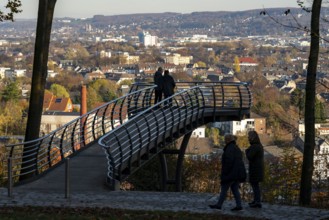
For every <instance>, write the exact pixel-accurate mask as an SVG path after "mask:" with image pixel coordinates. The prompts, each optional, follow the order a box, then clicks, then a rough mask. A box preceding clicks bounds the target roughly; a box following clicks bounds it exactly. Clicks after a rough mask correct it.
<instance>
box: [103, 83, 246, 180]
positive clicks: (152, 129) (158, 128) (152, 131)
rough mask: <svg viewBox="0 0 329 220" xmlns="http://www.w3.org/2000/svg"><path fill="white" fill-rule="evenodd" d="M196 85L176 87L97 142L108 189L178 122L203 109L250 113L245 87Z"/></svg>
mask: <svg viewBox="0 0 329 220" xmlns="http://www.w3.org/2000/svg"><path fill="white" fill-rule="evenodd" d="M198 84H199V85H195V84H194V83H187V85H189V86H188V87H184V86H182V83H176V85H177V87H178V92H176V93H175V94H174V95H173V96H171V97H169V98H167V99H164V100H162V101H161V102H159V103H157V104H156V105H154V106H150V107H149V109H146V110H145V111H143V112H142V113H141V114H139V115H138V116H136V117H135V118H134V119H132V120H129V121H127V122H126V123H124V124H122V126H120V127H118V128H117V129H115V130H113V131H111V132H110V133H108V134H106V135H104V136H103V137H101V138H100V139H99V141H98V143H99V145H100V146H102V147H103V148H104V149H105V151H106V153H107V159H108V174H107V176H108V181H109V184H110V185H112V186H114V185H115V181H116V180H115V179H116V176H120V169H121V165H122V164H123V163H127V162H129V160H130V158H132V157H134V156H136V155H138V154H141V152H142V151H143V150H144V151H145V149H147V150H146V151H149V148H150V143H152V142H156V143H157V142H158V139H162V142H163V140H164V139H165V138H167V135H168V134H167V133H166V132H167V130H169V128H171V129H173V127H175V126H179V124H180V123H182V122H184V124H185V125H187V124H190V123H192V121H190V122H189V120H192V119H193V117H197V118H200V117H201V118H202V115H203V114H204V111H205V109H208V110H212V111H213V115H214V116H215V112H216V111H217V110H219V109H220V110H246V109H247V110H250V107H251V93H250V91H249V89H248V87H247V85H246V84H245V83H206V84H204V83H202V84H200V83H198ZM160 106H161V108H160ZM248 112H249V111H248ZM241 114H243V113H241ZM169 135H172V133H171V134H169ZM130 166H131V165H130Z"/></svg>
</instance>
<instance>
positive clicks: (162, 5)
mask: <svg viewBox="0 0 329 220" xmlns="http://www.w3.org/2000/svg"><path fill="white" fill-rule="evenodd" d="M2 2H3V0H2ZM38 2H39V0H22V4H23V12H22V13H21V14H20V15H19V16H17V18H36V17H37V12H38ZM0 7H1V8H2V7H3V3H0ZM272 7H297V3H296V0H57V4H56V8H55V17H74V18H81V17H92V16H93V15H95V14H102V15H117V14H132V13H151V12H155V13H158V12H179V13H190V12H194V11H243V10H249V9H260V8H272Z"/></svg>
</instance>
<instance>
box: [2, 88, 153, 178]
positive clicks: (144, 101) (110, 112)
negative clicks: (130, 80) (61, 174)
mask: <svg viewBox="0 0 329 220" xmlns="http://www.w3.org/2000/svg"><path fill="white" fill-rule="evenodd" d="M132 88H133V89H132V90H131V92H130V93H129V94H127V95H125V96H122V97H120V98H118V99H115V100H112V101H110V102H108V103H106V104H104V105H102V106H100V107H98V108H96V109H94V110H92V111H90V112H88V113H86V114H84V115H82V116H80V117H79V118H77V119H75V120H73V121H71V122H69V123H67V124H65V125H64V126H62V127H60V128H58V129H57V130H55V131H53V132H51V133H49V134H47V135H45V136H43V137H40V138H38V139H36V140H32V141H28V142H22V143H16V144H10V145H6V146H5V150H4V151H5V152H4V155H3V156H2V158H3V160H2V164H3V166H2V167H3V168H4V169H2V171H3V173H1V174H0V176H1V177H2V179H3V180H4V181H5V180H6V179H7V178H8V167H7V158H11V160H12V173H13V178H14V181H15V182H18V181H19V179H20V177H21V176H24V175H28V176H29V178H30V177H35V176H37V175H39V174H41V173H44V172H45V171H47V170H49V169H50V168H52V167H54V166H55V165H58V164H60V162H62V161H63V160H64V158H66V157H69V156H71V155H72V154H74V153H76V152H78V151H80V150H82V149H84V148H85V147H86V146H88V145H90V144H92V143H95V141H96V140H98V139H99V138H100V137H101V136H103V135H104V134H106V133H108V132H109V131H111V130H113V129H115V127H117V126H120V125H121V124H123V123H125V121H126V120H128V119H131V118H133V117H134V116H135V115H136V114H138V113H140V112H142V111H143V110H144V109H147V108H149V106H150V105H151V102H152V100H151V99H152V97H153V90H154V88H155V85H154V84H144V85H138V86H137V85H136V86H133V87H132ZM23 148H25V149H24V154H23Z"/></svg>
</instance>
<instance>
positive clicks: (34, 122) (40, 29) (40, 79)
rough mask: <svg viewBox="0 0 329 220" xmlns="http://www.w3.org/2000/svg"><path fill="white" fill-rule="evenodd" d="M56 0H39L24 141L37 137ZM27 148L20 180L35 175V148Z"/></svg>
mask: <svg viewBox="0 0 329 220" xmlns="http://www.w3.org/2000/svg"><path fill="white" fill-rule="evenodd" d="M56 1H57V0H39V9H38V10H39V11H38V21H37V30H36V38H35V46H34V60H33V75H32V88H31V95H30V103H29V111H28V119H27V126H26V131H25V141H31V140H34V139H37V138H39V133H40V124H41V116H42V108H43V98H44V91H45V84H46V79H47V63H48V52H49V43H50V35H51V27H52V21H53V15H54V10H55V5H56ZM27 148H28V145H27V146H24V151H23V164H22V168H21V176H20V180H24V179H26V178H28V177H31V176H33V175H35V172H32V173H31V171H33V169H35V167H34V166H32V165H33V164H35V162H36V155H37V154H36V152H37V149H36V150H35V152H28V151H27ZM34 153H35V154H34ZM31 155H32V156H31ZM33 155H34V156H33Z"/></svg>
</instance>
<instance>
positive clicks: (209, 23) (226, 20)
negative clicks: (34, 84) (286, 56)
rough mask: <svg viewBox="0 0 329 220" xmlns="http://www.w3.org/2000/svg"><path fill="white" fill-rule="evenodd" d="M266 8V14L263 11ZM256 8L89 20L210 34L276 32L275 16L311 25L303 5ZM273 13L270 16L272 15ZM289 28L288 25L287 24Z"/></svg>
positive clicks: (163, 32)
mask: <svg viewBox="0 0 329 220" xmlns="http://www.w3.org/2000/svg"><path fill="white" fill-rule="evenodd" d="M263 10H266V15H263V14H261V11H263ZM287 10H288V9H287V8H271V9H255V10H248V11H236V12H228V11H218V12H193V13H189V14H180V13H169V12H168V13H149V14H129V15H114V16H104V15H95V16H94V17H93V18H92V19H90V20H89V21H90V22H91V23H92V24H93V25H95V26H98V27H106V26H107V27H108V26H109V25H110V26H113V25H119V26H120V25H121V28H124V27H126V26H129V27H130V28H131V29H138V28H139V29H141V30H149V31H150V32H154V34H158V35H168V34H169V35H170V34H172V35H175V36H177V35H182V34H183V35H184V33H186V32H192V31H193V32H194V34H207V35H209V36H218V35H219V36H250V35H276V34H281V33H282V32H283V31H284V32H287V30H284V28H283V27H282V25H279V24H276V23H275V22H274V21H273V19H271V18H270V16H271V17H273V18H274V19H275V20H277V21H279V22H282V23H283V24H287V25H292V26H296V25H297V24H296V21H295V19H296V20H298V23H299V24H298V25H302V26H308V24H309V21H310V13H307V12H305V11H304V10H302V9H300V8H290V9H289V10H290V12H289V14H288V15H286V13H285V12H286V11H287ZM322 12H323V14H328V13H327V12H329V10H328V8H323V9H322ZM269 15H270V16H269ZM287 29H288V31H291V29H290V30H289V28H287Z"/></svg>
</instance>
